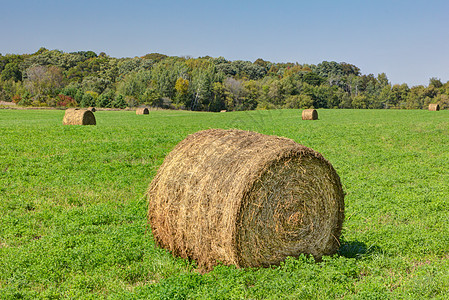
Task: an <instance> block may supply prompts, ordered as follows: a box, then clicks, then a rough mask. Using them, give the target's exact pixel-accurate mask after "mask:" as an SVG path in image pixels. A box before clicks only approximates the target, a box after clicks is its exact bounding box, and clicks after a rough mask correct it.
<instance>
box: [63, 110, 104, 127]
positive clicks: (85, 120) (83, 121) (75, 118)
mask: <svg viewBox="0 0 449 300" xmlns="http://www.w3.org/2000/svg"><path fill="white" fill-rule="evenodd" d="M62 124H64V125H96V124H97V123H96V121H95V116H94V114H93V113H92V111H90V110H87V109H79V108H69V109H66V111H65V114H64V118H63V120H62Z"/></svg>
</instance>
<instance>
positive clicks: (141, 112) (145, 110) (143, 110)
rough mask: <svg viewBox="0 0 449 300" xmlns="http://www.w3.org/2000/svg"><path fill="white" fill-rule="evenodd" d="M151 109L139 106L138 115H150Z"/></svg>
mask: <svg viewBox="0 0 449 300" xmlns="http://www.w3.org/2000/svg"><path fill="white" fill-rule="evenodd" d="M149 113H150V111H149V110H148V108H146V107H138V108H137V109H136V115H148V114H149Z"/></svg>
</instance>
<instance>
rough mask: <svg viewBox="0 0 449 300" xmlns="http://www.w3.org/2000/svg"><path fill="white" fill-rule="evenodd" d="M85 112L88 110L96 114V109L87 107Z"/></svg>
mask: <svg viewBox="0 0 449 300" xmlns="http://www.w3.org/2000/svg"><path fill="white" fill-rule="evenodd" d="M87 110H90V111H91V112H96V111H97V109H96V108H95V107H88V108H87Z"/></svg>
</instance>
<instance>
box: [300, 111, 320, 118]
mask: <svg viewBox="0 0 449 300" xmlns="http://www.w3.org/2000/svg"><path fill="white" fill-rule="evenodd" d="M302 119H303V120H318V112H317V111H316V110H315V109H304V110H303V111H302Z"/></svg>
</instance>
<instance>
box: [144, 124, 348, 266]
mask: <svg viewBox="0 0 449 300" xmlns="http://www.w3.org/2000/svg"><path fill="white" fill-rule="evenodd" d="M147 197H148V200H149V207H148V221H149V223H150V225H151V227H152V230H153V236H154V238H155V240H156V243H157V244H158V245H159V246H161V247H163V248H166V249H168V250H169V251H171V252H172V254H174V255H177V256H180V257H183V258H191V259H194V260H196V261H197V263H198V265H199V266H200V268H201V269H203V270H210V269H211V268H212V267H213V266H214V265H216V264H217V262H218V261H219V262H222V263H224V264H226V265H236V266H238V267H260V266H268V265H272V264H279V263H280V262H281V261H283V260H285V258H286V257H287V256H298V255H299V254H301V253H305V254H311V255H313V256H314V257H315V258H317V259H320V258H321V257H322V256H323V255H332V254H334V253H336V251H337V250H338V247H339V237H340V233H341V228H342V223H343V220H344V195H343V190H342V186H341V183H340V178H339V176H338V175H337V173H336V171H335V170H334V168H333V167H332V165H331V164H330V163H329V162H328V161H327V160H326V159H324V158H323V156H322V155H321V154H319V153H318V152H316V151H314V150H312V149H310V148H307V147H305V146H302V145H300V144H297V143H296V142H294V141H293V140H290V139H287V138H281V137H276V136H267V135H263V134H259V133H255V132H249V131H242V130H221V129H210V130H205V131H200V132H197V133H195V134H192V135H189V136H188V137H187V138H186V139H184V140H183V141H182V142H180V143H179V144H178V145H177V146H176V147H175V149H174V150H173V151H172V152H171V153H170V154H169V155H168V156H167V157H166V158H165V160H164V163H163V164H162V166H161V167H160V169H159V170H158V173H157V174H156V176H155V178H154V179H153V181H152V182H151V184H150V186H149V189H148V193H147Z"/></svg>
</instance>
